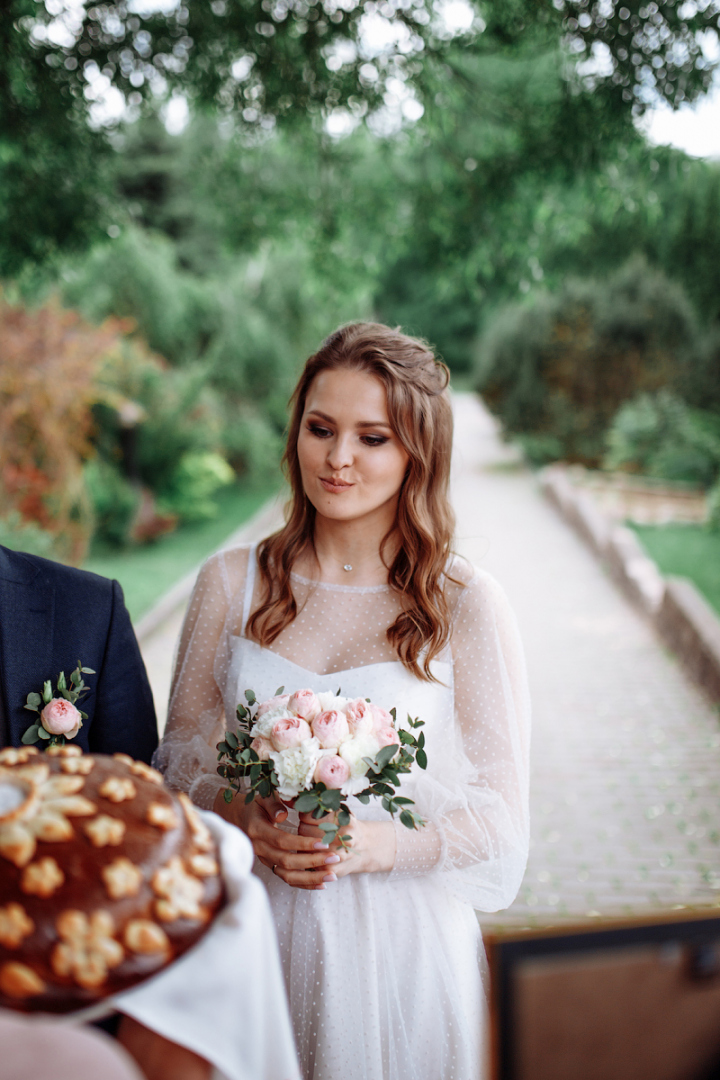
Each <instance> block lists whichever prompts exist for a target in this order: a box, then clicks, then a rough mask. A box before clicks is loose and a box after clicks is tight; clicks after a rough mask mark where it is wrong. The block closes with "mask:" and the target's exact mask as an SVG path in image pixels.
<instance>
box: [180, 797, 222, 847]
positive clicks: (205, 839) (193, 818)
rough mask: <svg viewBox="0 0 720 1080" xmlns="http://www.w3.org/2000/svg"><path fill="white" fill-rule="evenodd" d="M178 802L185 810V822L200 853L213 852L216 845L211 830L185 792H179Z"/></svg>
mask: <svg viewBox="0 0 720 1080" xmlns="http://www.w3.org/2000/svg"><path fill="white" fill-rule="evenodd" d="M178 800H179V802H180V805H181V806H182V808H183V813H184V814H185V820H186V821H187V823H188V825H189V826H190V832H191V833H192V834H193V840H194V841H195V844H196V846H197V847H198V848H199V849H200V851H212V850H213V848H214V847H215V844H214V842H213V838H212V836H211V834H210V830H209V829H208V827H207V825H206V824H205V822H204V821H202V819H201V818H200V815H199V814H198V812H197V810H196V809H195V807H194V806H193V804H192V802H191V801H190V799H189V798H188V796H187V795H186V794H185V792H184V791H179V792H178Z"/></svg>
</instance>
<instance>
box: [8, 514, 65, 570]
mask: <svg viewBox="0 0 720 1080" xmlns="http://www.w3.org/2000/svg"><path fill="white" fill-rule="evenodd" d="M0 544H2V545H3V546H4V547H8V548H12V549H13V550H14V551H26V552H28V553H29V554H30V555H42V556H44V558H46V559H52V558H54V557H55V554H56V552H55V537H54V536H53V534H52V533H50V532H47V531H46V530H45V529H41V528H40V526H39V525H36V524H35V523H34V522H32V521H25V520H24V519H23V516H22V514H20V513H18V511H17V510H11V511H10V513H8V514H6V515H5V516H4V517H0Z"/></svg>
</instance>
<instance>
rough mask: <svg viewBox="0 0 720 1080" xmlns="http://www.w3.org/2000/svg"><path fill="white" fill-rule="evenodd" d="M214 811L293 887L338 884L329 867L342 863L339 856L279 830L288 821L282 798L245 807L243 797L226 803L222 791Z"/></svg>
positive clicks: (313, 839)
mask: <svg viewBox="0 0 720 1080" xmlns="http://www.w3.org/2000/svg"><path fill="white" fill-rule="evenodd" d="M213 809H214V811H215V813H216V814H219V815H220V817H223V818H225V820H226V821H229V822H231V823H232V824H233V825H237V826H238V828H240V829H242V831H243V832H244V833H246V835H247V836H248V838H249V840H250V841H251V843H252V846H253V849H254V851H255V855H256V856H257V858H258V859H259V860H260V862H261V863H263V865H264V866H267V868H268V869H269V870H272V872H273V873H274V874H275V875H276V877H279V878H282V880H283V881H284V882H286V883H287V884H288V885H291V886H293V888H296V889H324V888H325V882H326V881H327V882H329V881H335V875H334V874H333V873H332V867H331V866H328V864H329V863H337V862H339V861H340V860H339V858H338V856H337V855H335V854H334V853H333V852H332V851H330V850H329V849H328V848H327V847H326V846H325V845H324V844H320V843H318V841H317V839H316V838H314V837H305V836H298V835H297V833H289V832H285V830H284V829H280V828H278V826H279V825H280V823H281V822H283V821H285V819H286V818H287V809H286V808H285V806H284V805H283V804H282V803H281V802H280V800H279V799H277V798H274V797H273V798H271V799H260V798H258V797H256V798H255V799H253V801H252V802H251V803H247V804H246V803H245V800H244V798H242V797H241V796H236V797H235V798H234V799H233V800H232V802H230V803H226V802H225V799H224V798H223V793H222V791H219V792H218V794H217V796H216V798H215V805H214V807H213Z"/></svg>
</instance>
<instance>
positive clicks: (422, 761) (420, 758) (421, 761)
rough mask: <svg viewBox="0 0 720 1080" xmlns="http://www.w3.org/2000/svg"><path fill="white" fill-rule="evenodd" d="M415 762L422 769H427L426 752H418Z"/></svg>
mask: <svg viewBox="0 0 720 1080" xmlns="http://www.w3.org/2000/svg"><path fill="white" fill-rule="evenodd" d="M415 760H416V761H417V763H418V765H419V766H420V768H421V769H427V763H428V762H427V754H426V753H425V751H424V750H418V752H417V754H416V755H415Z"/></svg>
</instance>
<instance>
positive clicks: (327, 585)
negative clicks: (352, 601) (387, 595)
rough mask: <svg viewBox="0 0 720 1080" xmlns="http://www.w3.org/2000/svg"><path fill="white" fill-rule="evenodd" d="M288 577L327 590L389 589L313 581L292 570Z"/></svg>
mask: <svg viewBox="0 0 720 1080" xmlns="http://www.w3.org/2000/svg"><path fill="white" fill-rule="evenodd" d="M290 577H291V578H293V579H294V580H295V581H299V582H300V583H301V584H302V585H313V586H316V587H317V588H319V589H327V590H328V591H329V592H354V593H380V592H387V591H388V590H389V589H390V586H389V585H335V584H334V583H331V582H329V581H315V580H314V579H313V578H307V577H303V576H302V574H296V573H295V571H294V570H291V571H290ZM398 662H399V661H398Z"/></svg>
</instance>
